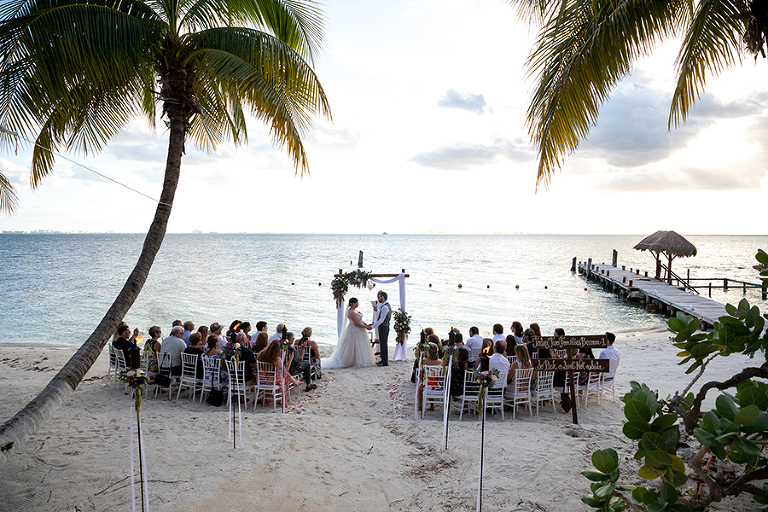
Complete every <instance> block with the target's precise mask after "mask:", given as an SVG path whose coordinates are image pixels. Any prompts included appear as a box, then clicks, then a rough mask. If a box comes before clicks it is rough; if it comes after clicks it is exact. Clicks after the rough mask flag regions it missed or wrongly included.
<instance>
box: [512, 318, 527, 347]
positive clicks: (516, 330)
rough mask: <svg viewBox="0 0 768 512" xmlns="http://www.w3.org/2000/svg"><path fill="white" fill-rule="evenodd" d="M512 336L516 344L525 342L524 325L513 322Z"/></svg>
mask: <svg viewBox="0 0 768 512" xmlns="http://www.w3.org/2000/svg"><path fill="white" fill-rule="evenodd" d="M510 329H512V335H513V336H514V337H515V343H517V344H520V343H522V342H523V332H524V331H523V324H521V323H520V322H518V321H514V322H512V327H511V328H510Z"/></svg>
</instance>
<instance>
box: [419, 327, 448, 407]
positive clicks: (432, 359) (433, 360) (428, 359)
mask: <svg viewBox="0 0 768 512" xmlns="http://www.w3.org/2000/svg"><path fill="white" fill-rule="evenodd" d="M434 338H437V342H438V343H439V342H440V337H439V336H438V335H437V334H430V335H429V338H427V339H428V340H432V339H434ZM421 363H422V365H423V366H443V360H442V359H440V349H439V348H438V346H437V343H435V342H434V341H430V343H429V348H428V349H427V353H426V355H425V356H424V357H423V358H422V360H421ZM424 374H425V372H424V370H423V369H422V370H421V379H422V380H423V379H424ZM421 388H422V387H421V386H419V390H418V393H417V400H418V406H419V410H421V402H422V392H421ZM429 410H430V411H434V410H435V406H434V404H432V405H430V406H429Z"/></svg>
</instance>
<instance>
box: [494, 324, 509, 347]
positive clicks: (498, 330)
mask: <svg viewBox="0 0 768 512" xmlns="http://www.w3.org/2000/svg"><path fill="white" fill-rule="evenodd" d="M505 338H506V337H505V336H504V327H503V326H502V325H501V324H493V338H492V339H493V342H494V343H496V342H497V341H499V340H504V339H505Z"/></svg>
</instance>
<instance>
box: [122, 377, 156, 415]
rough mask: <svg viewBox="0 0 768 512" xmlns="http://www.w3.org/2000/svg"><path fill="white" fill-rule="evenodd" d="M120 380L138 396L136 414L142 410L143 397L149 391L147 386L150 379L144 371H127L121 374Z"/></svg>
mask: <svg viewBox="0 0 768 512" xmlns="http://www.w3.org/2000/svg"><path fill="white" fill-rule="evenodd" d="M120 380H121V381H123V382H125V383H127V384H128V387H129V388H131V389H132V390H133V391H134V392H135V394H136V414H138V413H139V409H141V395H142V394H144V393H145V392H146V391H147V384H149V378H148V377H147V374H146V373H144V370H140V369H136V370H126V371H123V372H120Z"/></svg>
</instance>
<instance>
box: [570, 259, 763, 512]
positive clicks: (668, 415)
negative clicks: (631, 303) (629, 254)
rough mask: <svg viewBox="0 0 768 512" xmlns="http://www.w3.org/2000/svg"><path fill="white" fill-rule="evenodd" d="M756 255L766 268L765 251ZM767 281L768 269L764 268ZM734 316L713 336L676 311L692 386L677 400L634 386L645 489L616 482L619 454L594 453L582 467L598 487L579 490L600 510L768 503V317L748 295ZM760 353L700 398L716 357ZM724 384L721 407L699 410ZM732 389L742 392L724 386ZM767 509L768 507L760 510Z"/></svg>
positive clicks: (633, 419) (628, 399)
mask: <svg viewBox="0 0 768 512" xmlns="http://www.w3.org/2000/svg"><path fill="white" fill-rule="evenodd" d="M756 259H757V260H758V261H759V262H760V263H761V264H768V254H766V253H765V252H764V251H762V250H760V251H758V254H757V255H756ZM763 276H765V277H766V279H763V284H764V286H765V285H768V270H764V271H762V272H761V277H763ZM726 312H727V313H728V316H724V317H721V318H719V319H718V321H717V322H716V323H715V325H714V328H713V330H712V331H711V332H709V333H701V332H699V329H700V328H701V324H700V322H699V320H698V319H696V318H693V317H690V316H688V315H685V314H683V313H678V314H677V315H676V316H675V317H673V318H670V319H669V321H668V322H667V325H668V326H669V330H670V331H671V332H673V333H675V338H674V342H673V344H674V345H675V346H676V347H677V348H679V349H680V350H681V351H680V352H679V353H678V357H681V358H683V359H682V361H681V362H680V363H679V364H681V365H686V364H687V365H689V366H688V368H687V370H686V373H687V374H691V373H694V372H696V373H695V376H694V377H693V379H692V380H691V382H690V383H689V384H688V386H687V387H686V388H685V389H684V390H682V391H681V392H677V393H675V396H674V397H667V398H665V399H660V398H659V396H658V393H657V392H656V391H653V390H651V389H650V388H649V387H648V386H647V385H645V384H640V383H637V382H632V383H631V386H632V389H631V391H630V392H629V393H627V394H625V395H624V396H623V397H622V399H621V400H622V402H623V404H624V405H623V412H624V416H625V418H626V421H625V422H624V427H623V434H624V436H625V437H627V438H628V439H630V440H632V441H634V442H635V443H636V451H635V455H634V458H635V459H636V460H638V461H641V462H642V466H641V467H640V469H639V470H638V472H637V476H638V477H640V479H642V480H646V481H647V482H648V483H647V485H646V486H634V485H626V484H625V485H622V484H619V478H620V477H621V472H620V468H619V457H618V454H617V453H616V452H615V451H614V450H612V449H610V448H608V449H605V450H598V451H596V452H595V453H593V454H592V464H593V465H594V467H593V468H592V469H587V470H584V471H582V472H581V473H582V475H584V476H585V477H586V478H587V479H589V480H590V481H591V482H592V484H591V486H590V491H591V494H588V495H585V496H582V501H583V502H584V503H586V504H587V505H589V506H591V507H593V508H595V509H597V510H601V511H621V510H625V509H632V510H644V511H647V512H693V511H696V512H699V511H703V510H706V509H707V508H708V506H709V505H710V504H711V503H712V502H719V501H720V500H722V499H723V498H724V497H726V496H736V495H739V494H741V493H749V494H752V495H753V497H754V499H755V500H756V501H757V502H758V503H761V504H763V505H768V484H764V485H762V486H758V485H756V484H755V482H759V481H762V480H766V479H768V458H767V457H766V456H765V454H764V453H763V451H764V450H763V449H764V447H765V445H766V443H768V384H766V383H765V382H763V381H760V380H754V379H766V378H768V352H767V351H766V348H768V336H766V335H765V334H764V329H765V322H766V320H768V314H762V315H761V313H760V310H759V309H758V308H757V307H755V306H750V304H749V302H748V301H747V300H746V299H744V300H742V301H741V302H739V305H738V307H735V306H733V305H731V304H727V305H726ZM736 353H740V354H745V355H747V356H749V357H750V358H755V357H756V356H758V357H759V358H760V359H759V360H760V362H761V363H762V364H761V365H760V366H755V367H748V368H745V369H744V370H742V371H741V372H739V373H737V374H736V375H733V376H732V377H731V378H729V379H727V380H725V381H724V382H717V381H712V382H708V383H706V384H704V385H702V386H701V388H700V389H699V391H698V392H697V393H696V394H694V393H693V392H691V389H692V388H693V386H694V384H695V383H696V382H697V381H698V380H699V379H700V378H701V376H702V374H703V373H704V371H705V370H706V368H707V365H709V363H710V362H711V361H712V360H713V359H715V358H716V357H727V356H729V355H731V354H736ZM711 390H717V391H719V392H720V395H719V396H718V397H717V399H716V400H715V408H714V409H713V410H710V411H702V410H701V408H702V403H703V401H704V400H705V398H706V396H707V393H708V392H709V391H711ZM725 390H733V391H735V392H733V393H732V392H730V391H725ZM763 508H764V509H766V510H768V506H766V507H763Z"/></svg>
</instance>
